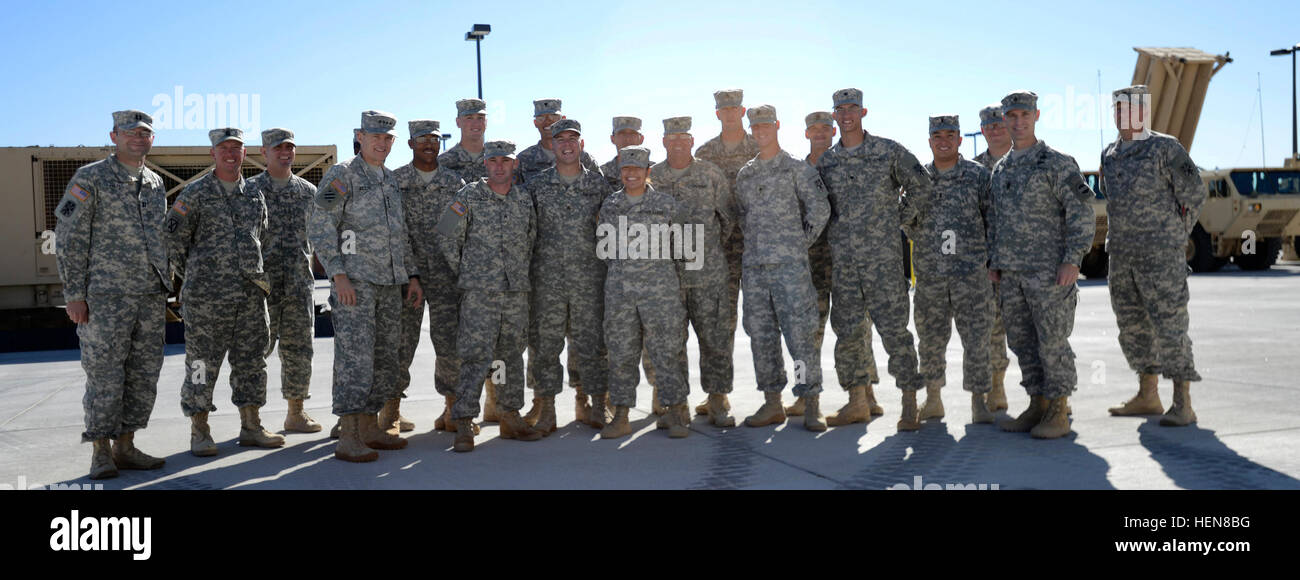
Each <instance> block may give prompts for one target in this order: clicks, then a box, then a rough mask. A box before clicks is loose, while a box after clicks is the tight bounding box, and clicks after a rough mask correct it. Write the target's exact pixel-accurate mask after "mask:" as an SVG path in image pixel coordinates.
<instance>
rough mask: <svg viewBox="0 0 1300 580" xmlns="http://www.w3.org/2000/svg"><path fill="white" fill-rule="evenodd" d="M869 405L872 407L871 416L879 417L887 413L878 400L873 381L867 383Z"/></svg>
mask: <svg viewBox="0 0 1300 580" xmlns="http://www.w3.org/2000/svg"><path fill="white" fill-rule="evenodd" d="M867 405H868V406H870V407H871V416H872V417H879V416H880V415H884V414H885V408H884V407H881V406H880V403H877V402H876V389H875V387H874V386H873V384H872V383H867Z"/></svg>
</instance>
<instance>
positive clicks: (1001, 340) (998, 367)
mask: <svg viewBox="0 0 1300 580" xmlns="http://www.w3.org/2000/svg"><path fill="white" fill-rule="evenodd" d="M998 286H999V283H998V282H994V283H993V301H992V302H993V306H992V308H993V333H992V334H991V335H990V337H989V349H990V350H989V360H990V361H991V362H992V363H993V371H994V372H1000V373H1001V372H1006V370H1007V367H1009V366H1011V359H1009V358H1007V327H1006V325H1005V324H1002V306H1000V305H999V304H998V299H997V296H998Z"/></svg>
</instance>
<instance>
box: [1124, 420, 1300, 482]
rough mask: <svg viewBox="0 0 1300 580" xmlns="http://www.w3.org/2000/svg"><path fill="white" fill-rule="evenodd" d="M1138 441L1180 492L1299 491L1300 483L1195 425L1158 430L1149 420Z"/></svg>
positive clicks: (1139, 434) (1142, 428)
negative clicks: (1259, 462)
mask: <svg viewBox="0 0 1300 580" xmlns="http://www.w3.org/2000/svg"><path fill="white" fill-rule="evenodd" d="M1138 441H1139V442H1140V443H1141V444H1142V446H1143V447H1146V448H1147V450H1148V451H1150V452H1151V458H1152V459H1154V460H1156V462H1157V463H1159V464H1160V467H1161V468H1162V469H1164V471H1165V475H1168V476H1169V478H1170V479H1172V480H1174V483H1175V484H1176V485H1177V486H1178V487H1181V488H1183V489H1300V480H1297V479H1296V478H1294V477H1291V476H1289V475H1287V474H1285V473H1281V472H1279V471H1276V470H1273V469H1270V468H1268V467H1265V466H1263V465H1260V464H1258V463H1255V462H1253V461H1251V460H1249V459H1246V458H1245V457H1242V456H1241V455H1239V454H1238V453H1237V452H1236V451H1233V450H1232V448H1230V447H1228V446H1227V445H1225V444H1224V443H1223V442H1222V441H1220V440H1219V438H1218V436H1217V435H1215V434H1214V431H1212V430H1210V429H1202V428H1200V427H1199V426H1197V425H1196V424H1195V423H1193V424H1191V425H1188V426H1186V427H1161V426H1160V418H1159V417H1152V418H1150V419H1148V420H1147V421H1146V422H1145V423H1143V424H1142V425H1141V426H1139V427H1138Z"/></svg>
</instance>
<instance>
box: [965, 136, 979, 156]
mask: <svg viewBox="0 0 1300 580" xmlns="http://www.w3.org/2000/svg"><path fill="white" fill-rule="evenodd" d="M980 135H981V133H980V132H979V131H976V132H974V133H963V134H962V137H974V138H975V140H974V141H972V142H971V155H970V157H971V159H974V158H975V156H976V155H979V152H980Z"/></svg>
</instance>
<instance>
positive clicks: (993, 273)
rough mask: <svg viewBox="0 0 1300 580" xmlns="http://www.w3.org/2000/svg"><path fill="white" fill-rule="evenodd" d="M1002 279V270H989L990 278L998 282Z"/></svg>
mask: <svg viewBox="0 0 1300 580" xmlns="http://www.w3.org/2000/svg"><path fill="white" fill-rule="evenodd" d="M1001 279H1002V270H989V280H992V281H994V282H997V281H999V280H1001Z"/></svg>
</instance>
